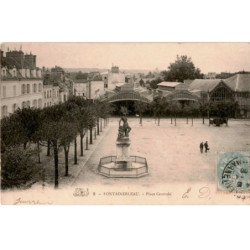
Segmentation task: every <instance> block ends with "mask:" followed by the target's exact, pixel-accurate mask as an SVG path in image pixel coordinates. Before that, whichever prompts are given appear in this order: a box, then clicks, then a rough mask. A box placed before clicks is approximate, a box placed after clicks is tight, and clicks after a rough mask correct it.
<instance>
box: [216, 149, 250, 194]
mask: <svg viewBox="0 0 250 250" xmlns="http://www.w3.org/2000/svg"><path fill="white" fill-rule="evenodd" d="M217 177H218V188H219V190H223V191H228V192H235V193H242V192H250V152H226V153H221V154H220V155H219V158H218V162H217Z"/></svg>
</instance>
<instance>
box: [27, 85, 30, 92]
mask: <svg viewBox="0 0 250 250" xmlns="http://www.w3.org/2000/svg"><path fill="white" fill-rule="evenodd" d="M29 93H30V85H29V84H27V94H29Z"/></svg>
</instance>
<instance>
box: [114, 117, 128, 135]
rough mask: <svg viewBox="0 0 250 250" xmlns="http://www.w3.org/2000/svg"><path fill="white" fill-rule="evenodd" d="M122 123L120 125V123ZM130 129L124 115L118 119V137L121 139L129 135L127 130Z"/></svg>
mask: <svg viewBox="0 0 250 250" xmlns="http://www.w3.org/2000/svg"><path fill="white" fill-rule="evenodd" d="M121 123H122V125H121ZM130 131H131V128H130V126H129V125H128V119H127V117H126V116H122V117H121V119H120V121H119V129H118V138H117V139H122V138H124V137H129V132H130Z"/></svg>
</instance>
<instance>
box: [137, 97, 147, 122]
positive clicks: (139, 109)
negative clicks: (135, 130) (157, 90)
mask: <svg viewBox="0 0 250 250" xmlns="http://www.w3.org/2000/svg"><path fill="white" fill-rule="evenodd" d="M147 109H148V105H147V103H145V102H142V101H137V102H135V112H138V113H139V116H140V124H141V125H142V115H143V113H144V112H145V111H146V110H147Z"/></svg>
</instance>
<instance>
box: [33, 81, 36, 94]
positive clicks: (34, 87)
mask: <svg viewBox="0 0 250 250" xmlns="http://www.w3.org/2000/svg"><path fill="white" fill-rule="evenodd" d="M33 92H34V93H36V92H37V85H36V83H34V84H33Z"/></svg>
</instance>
